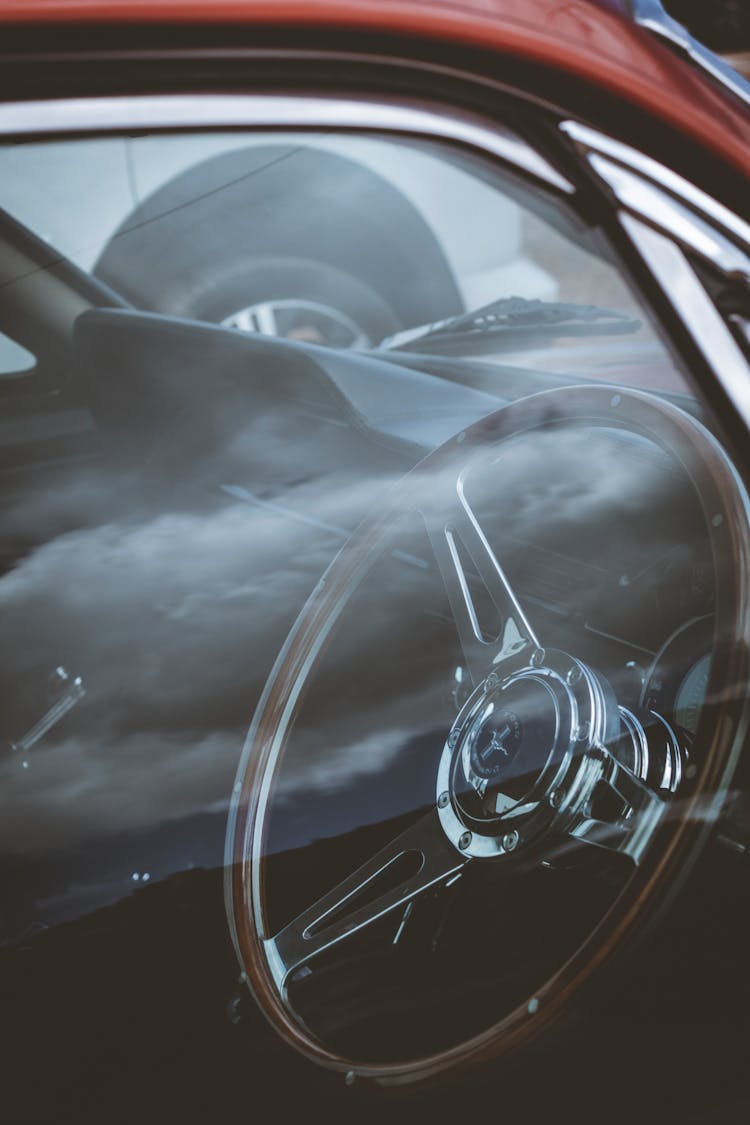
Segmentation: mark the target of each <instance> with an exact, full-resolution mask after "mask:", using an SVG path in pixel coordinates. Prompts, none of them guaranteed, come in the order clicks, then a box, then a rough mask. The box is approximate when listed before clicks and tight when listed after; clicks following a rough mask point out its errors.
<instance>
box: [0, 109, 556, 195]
mask: <svg viewBox="0 0 750 1125" xmlns="http://www.w3.org/2000/svg"><path fill="white" fill-rule="evenodd" d="M241 127H242V128H256V129H270V128H284V129H326V130H331V129H333V130H338V129H340V130H349V129H358V130H372V131H382V132H390V133H399V134H409V135H414V134H418V135H427V136H430V137H440V138H443V139H446V140H451V141H458V142H459V143H461V144H465V145H470V146H471V147H473V148H476V149H481V150H482V151H483V152H486V153H489V154H491V155H492V156H495V157H498V158H499V159H500V160H502V161H504V162H506V163H508V164H511V165H513V166H514V167H516V168H518V169H521V170H522V171H524V172H526V173H528V174H529V175H531V176H533V177H534V178H535V179H536V180H539V181H541V182H543V183H544V184H546V185H547V186H548V187H552V188H555V189H556V190H557V191H562V192H565V193H566V194H573V193H574V192H575V188H574V186H573V184H571V183H570V181H569V180H567V179H566V178H565V177H564V176H562V175H561V174H560V173H559V172H558V171H557V169H555V168H553V167H552V165H551V164H550V163H549V162H548V161H547V160H545V158H544V157H543V156H542V155H541V154H540V153H538V152H537V151H536V149H534V148H532V147H531V145H529V144H527V142H526V141H524V140H523V139H522V138H521V137H519V136H518V135H517V134H516V133H514V132H512V131H511V130H510V129H507V128H505V127H504V126H502V125H497V124H495V123H494V122H490V121H487V120H485V119H484V118H482V117H479V116H476V115H473V114H469V113H460V114H459V113H457V112H456V111H455V110H448V109H445V108H443V107H442V106H436V107H434V108H433V107H432V106H428V105H426V104H418V103H408V102H407V103H400V102H399V103H396V102H389V101H385V100H384V101H373V100H370V99H365V98H331V97H326V96H321V95H312V94H311V95H308V96H297V95H295V96H279V95H273V94H257V95H255V94H200V95H194V94H155V95H150V94H147V95H142V96H138V97H109V98H61V99H56V100H49V101H30V102H5V103H2V104H0V135H2V136H5V137H12V138H19V137H35V136H36V137H42V136H55V135H58V134H68V133H75V134H81V133H83V134H85V133H101V132H109V131H125V130H162V129H163V130H171V129H208V128H211V129H222V128H231V129H236V128H241Z"/></svg>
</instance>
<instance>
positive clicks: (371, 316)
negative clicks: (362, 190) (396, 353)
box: [172, 258, 400, 347]
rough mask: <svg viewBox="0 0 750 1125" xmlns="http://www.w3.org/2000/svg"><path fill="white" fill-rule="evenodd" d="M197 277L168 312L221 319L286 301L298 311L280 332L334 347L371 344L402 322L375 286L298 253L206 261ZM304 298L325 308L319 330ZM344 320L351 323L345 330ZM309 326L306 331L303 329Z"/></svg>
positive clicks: (313, 304) (311, 303) (311, 304)
mask: <svg viewBox="0 0 750 1125" xmlns="http://www.w3.org/2000/svg"><path fill="white" fill-rule="evenodd" d="M199 280H200V284H197V285H196V288H195V289H194V290H193V291H192V292H191V293H189V294H187V295H186V301H185V303H184V305H183V307H181V308H179V307H177V308H174V309H173V310H172V311H174V312H175V313H177V314H178V315H180V316H188V317H193V318H195V319H197V320H209V321H213V322H217V323H222V322H224V321H227V320H229V319H230V318H233V317H235V315H236V314H238V313H240V312H241V311H242V310H245V309H247V308H248V307H251V306H253V305H257V304H260V303H261V302H268V303H269V304H274V303H279V304H281V303H283V302H287V301H288V302H290V303H291V304H294V305H296V306H297V315H296V316H294V315H292V316H290V317H287V320H288V321H289V324H288V325H287V326H286V330H285V326H284V324H283V323H279V326H278V329H279V330H278V334H279V335H284V336H294V335H296V336H297V338H298V339H306V340H308V341H309V342H311V343H321V344H330V345H332V346H334V347H336V346H338V347H345V346H351V344H352V343H354V342H357V343H358V344H359V345H360V346H363V347H367V346H369V345H374V344H377V343H378V342H379V341H380V340H382V339H383V337H384V336H387V335H389V334H390V333H391V332H396V331H398V329H399V327H400V323H399V321H398V319H397V317H396V315H395V313H394V311H393V309H392V308H391V307H390V305H388V304H387V303H386V302H385V301H384V300H383V298H382V297H381V296H380V294H379V293H378V292H377V291H376V290H375V289H373V288H372V287H371V286H370V285H368V284H366V283H365V282H363V281H359V280H358V279H357V278H356V277H354V276H352V274H349V273H345V272H344V271H343V270H339V269H336V268H335V267H334V266H329V265H326V264H325V263H324V262H314V261H309V260H307V259H299V258H259V259H254V260H253V261H251V262H248V261H244V260H240V261H234V262H228V263H222V264H221V265H211V266H208V267H207V268H206V270H205V272H204V274H203V276H202V277H201V278H200V279H199ZM305 303H309V304H310V306H311V308H312V306H319V307H320V309H321V311H322V310H328V311H327V314H326V313H324V314H323V316H322V317H321V323H320V326H319V328H320V330H319V332H318V325H317V323H316V320H315V317H314V315H311V316H306V315H305ZM337 314H338V318H339V321H340V322H339V324H338V325H337V324H336V317H337ZM326 318H327V323H326ZM282 319H283V318H281V317H280V318H279V320H280V321H281V320H282ZM347 321H349V322H351V328H350V330H349V331H347V328H348V326H347V323H346V322H347ZM307 325H309V328H310V332H309V334H306V335H305V334H302V332H304V328H305V326H307ZM238 327H240V326H239V325H238ZM337 328H338V329H339V335H338V336H337V335H336V329H337ZM357 336H358V337H359V339H356V337H357ZM349 337H352V338H349Z"/></svg>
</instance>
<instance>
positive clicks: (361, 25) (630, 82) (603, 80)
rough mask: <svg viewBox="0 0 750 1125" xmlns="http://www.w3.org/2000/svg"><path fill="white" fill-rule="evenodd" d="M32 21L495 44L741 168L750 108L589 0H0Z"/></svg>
mask: <svg viewBox="0 0 750 1125" xmlns="http://www.w3.org/2000/svg"><path fill="white" fill-rule="evenodd" d="M39 21H45V22H48V23H51V22H57V21H59V22H65V23H75V22H79V23H81V22H87V23H113V22H120V23H130V24H143V23H155V22H160V23H175V24H177V23H180V24H214V25H219V24H222V23H224V24H229V23H241V24H245V25H247V26H266V27H276V28H284V27H285V26H289V25H296V26H298V27H299V26H302V27H317V28H324V27H329V28H337V29H342V30H350V31H355V32H357V33H360V34H362V35H363V36H364V35H366V34H367V33H368V32H387V31H391V32H396V33H398V34H399V35H407V36H413V37H417V38H421V39H429V38H433V39H441V40H448V41H451V42H456V43H461V44H462V45H466V46H476V47H482V48H485V49H490V50H493V49H494V50H498V51H501V52H504V53H510V54H513V55H517V56H519V57H520V58H523V59H528V60H531V61H534V62H536V63H542V64H544V65H548V66H550V67H554V68H556V69H559V70H563V71H569V72H571V73H573V74H575V75H577V76H579V77H582V78H584V79H586V80H588V81H590V82H592V83H593V84H595V85H596V86H600V87H604V88H605V89H607V90H608V91H610V92H612V93H614V94H617V95H619V96H620V97H622V98H623V99H625V100H628V101H631V102H632V103H633V104H634V105H637V106H640V107H641V108H644V107H645V108H646V109H648V110H649V112H650V113H651V114H652V115H653V116H654V117H659V118H661V119H662V120H663V121H665V122H666V123H667V124H670V125H673V126H676V127H677V128H679V129H681V130H683V131H684V132H685V133H687V134H689V135H691V136H692V137H693V138H694V139H695V140H697V141H699V142H701V143H702V144H704V145H705V146H706V147H707V148H709V149H712V150H713V151H714V152H715V153H716V154H717V155H718V156H721V157H723V158H724V159H725V160H727V161H729V162H730V163H732V164H734V165H735V167H738V168H739V169H740V170H742V171H743V172H744V173H745V174H746V175H748V176H750V113H749V112H748V111H746V110H745V108H744V107H742V106H741V104H740V103H739V102H735V100H734V99H733V98H731V96H730V95H728V94H726V93H725V92H724V91H723V90H721V89H720V88H718V87H716V86H714V84H713V83H711V82H710V81H709V80H707V79H706V78H705V77H704V76H703V75H702V74H701V73H700V72H698V71H697V70H694V69H693V68H692V67H690V66H688V65H687V64H686V63H684V62H683V61H682V60H681V59H679V58H677V57H675V55H674V54H673V53H672V52H671V51H669V50H668V49H667V48H666V47H664V46H663V45H662V44H660V43H659V42H658V41H656V40H655V39H654V38H653V37H651V36H650V35H649V34H647V33H646V32H644V31H642V30H641V29H640V28H638V27H636V26H634V25H632V24H630V23H627V22H625V21H623V20H621V19H620V18H619V17H617V16H616V15H614V14H612V13H610V12H607V11H605V10H603V9H602V8H599V7H597V6H596V5H594V4H592V3H591V2H590V0H0V23H3V22H5V23H9V22H14V23H27V24H28V23H37V22H39Z"/></svg>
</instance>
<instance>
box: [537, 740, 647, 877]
mask: <svg viewBox="0 0 750 1125" xmlns="http://www.w3.org/2000/svg"><path fill="white" fill-rule="evenodd" d="M596 754H597V756H598V757H599V759H600V760H601V762H602V774H601V776H600V777H599V778H598V779H597V780H596V782H595V784H594V785H593V786H592V789H591V792H590V794H589V797H588V800H587V801H586V803H585V807H584V811H583V815H582V816H580V817H578V818H576V820H575V822H574V823H573V825H572V826H571V827H570V828H569V830H568V840H569V843H568V844H567V845H563V847H562V848H561V849H560V850H559V851H558V852H557V853H556V854H557V855H559V854H560V851H562V852H565V851H566V850H569V848H570V842H572V844H573V846H574V847H575V846H577V845H579V844H582V845H590V846H593V847H596V848H602V849H605V850H607V851H610V852H615V853H618V854H620V855H624V856H627V857H628V858H629V859H630V860H632V862H633V863H634V864H636V865H637V864H639V863H640V862H641V860H642V858H643V854H644V852H645V850H646V848H647V846H648V844H649V843H650V841H651V839H652V837H653V835H654V832H655V831H656V829H657V828H658V826H659V824H660V823H661V821H662V819H663V817H664V816H665V814H666V811H667V808H668V802H667V801H666V800H665V799H664V798H663V797H660V796H659V795H658V794H657V793H656V792H654V790H653V789H652V788H651V787H650V786H649V785H647V783H646V782H645V781H643V780H642V779H641V778H639V777H638V776H637V775H636V774H635V773H634V772H633V771H632V770H630V769H628V767H627V766H625V765H623V764H622V762H620V761H618V760H617V758H615V757H614V755H613V754H612V753H611V752H610V751H609V750H608V749H606V748H605V747H603V746H598V747H596Z"/></svg>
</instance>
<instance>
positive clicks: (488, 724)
mask: <svg viewBox="0 0 750 1125" xmlns="http://www.w3.org/2000/svg"><path fill="white" fill-rule="evenodd" d="M618 728H619V716H618V708H617V703H616V701H615V699H614V697H613V695H612V692H611V689H610V688H609V686H608V685H607V684H606V682H605V681H604V680H602V679H601V678H600V677H599V676H598V675H597V674H596V673H595V672H594V671H592V670H591V669H590V668H589V667H588V666H587V665H585V664H583V663H582V662H580V661H578V660H576V659H575V658H573V657H572V656H569V655H567V654H566V653H563V652H555V651H552V652H549V653H547V654H545V657H544V660H543V662H542V664H541V665H540V664H539V663H538V662H537V663H534V662H531V663H529V664H526V665H522V666H516V667H515V668H514V669H513V670H510V671H509V672H508V674H507V675H506V676H505V678H504V679H499V678H498V676H497V674H495V673H490V675H488V676H487V678H486V679H485V680H484V681H483V682H482V683H481V684H479V685H478V687H476V688H475V690H474V691H473V692H472V694H471V695H470V696H469V698H468V699H467V701H466V703H465V704H464V706H463V707H462V708H461V711H460V712H459V714H458V716H457V718H456V721H455V723H454V724H453V727H452V729H451V732H450V734H449V736H448V739H447V740H446V743H445V747H444V749H443V754H442V757H441V761H440V766H439V769H438V779H437V793H438V798H439V799H438V813H439V816H440V820H441V823H442V826H443V829H444V831H445V832H446V834H447V835H448V837H449V839H450V840H451V841H452V842H453V843H454V844H455V845H456V847H458V848H460V849H461V851H463V852H464V854H467V855H470V856H473V857H476V858H487V857H491V856H499V855H503V854H505V852H506V851H507V850H508V849H507V848H506V843H507V839H508V835H509V833H510V834H511V836H512V838H513V840H514V848H513V850H516V848H517V847H518V844H521V845H524V844H528V843H529V842H530V841H531V840H532V839H535V838H537V837H538V836H539V835H540V833H541V832H543V831H545V830H547V829H548V828H549V826H550V825H551V823H552V822H553V821H554V820H555V819H557V818H558V817H559V815H560V800H559V797H560V794H561V792H564V791H565V792H571V793H575V790H576V785H575V782H576V779H577V778H578V776H579V774H580V773H581V772H582V771H585V768H586V761H587V755H588V754H589V752H590V751H591V749H592V747H594V746H595V745H596V744H597V743H598V742H606V741H607V740H608V739H609V738H610V736H611V735H612V734H613V733H614V732H615V730H616V729H618ZM581 788H582V786H581V785H580V784H579V785H578V789H579V790H581ZM441 795H443V796H442V800H440V796H441ZM446 795H447V798H448V799H447V800H446ZM568 807H569V802H568Z"/></svg>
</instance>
